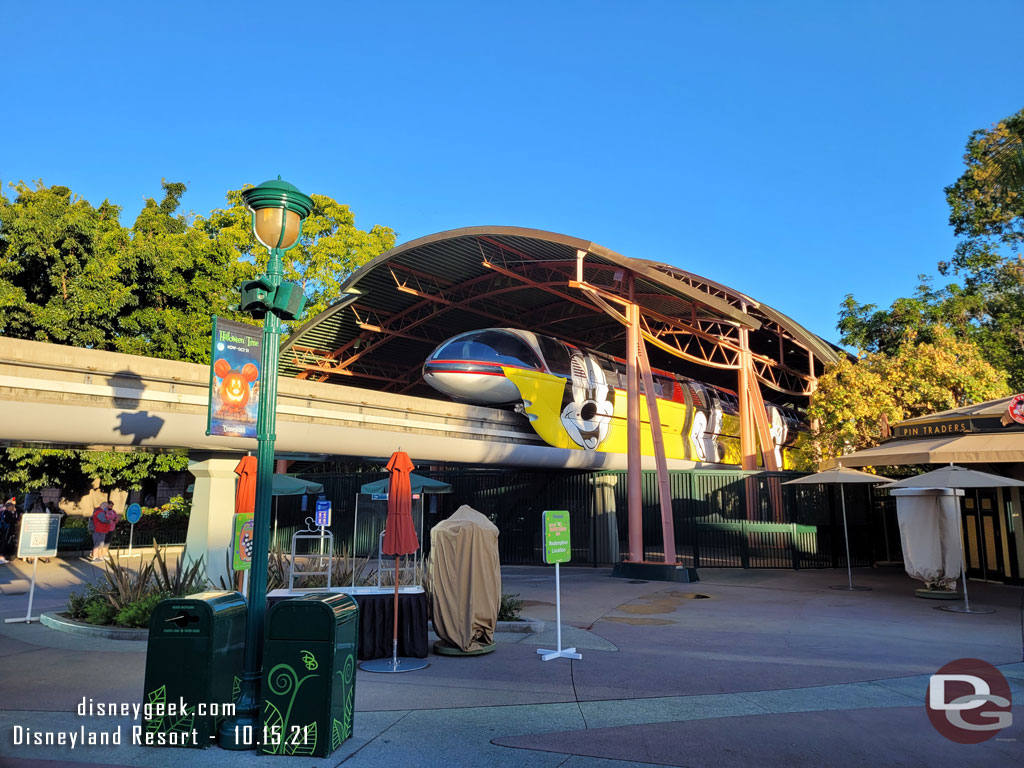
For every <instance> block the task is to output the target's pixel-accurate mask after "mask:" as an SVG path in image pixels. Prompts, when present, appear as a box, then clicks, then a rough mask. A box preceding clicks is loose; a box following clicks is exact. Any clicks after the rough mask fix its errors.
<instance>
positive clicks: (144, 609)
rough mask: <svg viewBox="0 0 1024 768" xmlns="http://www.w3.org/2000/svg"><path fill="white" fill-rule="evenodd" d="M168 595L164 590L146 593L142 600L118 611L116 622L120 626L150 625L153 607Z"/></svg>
mask: <svg viewBox="0 0 1024 768" xmlns="http://www.w3.org/2000/svg"><path fill="white" fill-rule="evenodd" d="M166 597H169V595H167V594H166V593H164V592H153V593H152V594H149V595H146V596H145V597H144V598H142V599H141V600H136V601H135V602H134V603H130V604H129V605H127V606H125V607H124V608H122V609H121V610H120V611H118V612H117V615H116V616H114V623H115V624H117V625H118V626H119V627H143V628H145V627H148V626H149V617H150V616H151V615H152V614H153V609H154V608H156V605H157V603H159V602H160V601H161V600H163V599H164V598H166Z"/></svg>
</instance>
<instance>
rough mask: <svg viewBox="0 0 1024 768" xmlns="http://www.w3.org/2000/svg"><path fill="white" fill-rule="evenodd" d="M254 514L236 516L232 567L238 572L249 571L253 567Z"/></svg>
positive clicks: (244, 513) (247, 513) (245, 513)
mask: <svg viewBox="0 0 1024 768" xmlns="http://www.w3.org/2000/svg"><path fill="white" fill-rule="evenodd" d="M252 518H253V513H252V512H243V513H242V514H240V515H235V526H234V529H235V534H234V538H233V539H232V542H233V543H232V546H231V552H232V556H231V567H232V568H234V569H235V570H236V571H247V570H249V569H250V568H251V567H252V549H253V539H252Z"/></svg>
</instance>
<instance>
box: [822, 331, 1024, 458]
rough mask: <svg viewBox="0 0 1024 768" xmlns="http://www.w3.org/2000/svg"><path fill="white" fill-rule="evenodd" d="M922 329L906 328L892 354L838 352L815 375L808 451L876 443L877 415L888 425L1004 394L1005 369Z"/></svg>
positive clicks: (947, 334)
mask: <svg viewBox="0 0 1024 768" xmlns="http://www.w3.org/2000/svg"><path fill="white" fill-rule="evenodd" d="M926 330H927V336H928V338H929V340H928V341H922V340H920V339H918V338H917V335H916V333H914V332H910V333H909V334H908V335H907V336H906V337H905V338H904V340H903V341H902V343H900V344H899V346H898V347H897V348H896V349H895V350H894V352H893V353H892V354H887V353H885V352H880V351H879V352H867V353H862V354H861V356H860V357H859V358H858V359H857V360H856V361H852V360H850V359H848V358H844V359H843V360H841V361H840V362H839V363H838V364H836V365H834V366H831V367H830V368H829V369H828V370H827V371H826V372H825V374H824V375H823V376H822V377H821V378H820V379H818V388H817V390H816V391H815V393H814V397H813V399H812V401H811V405H810V407H809V408H808V411H807V415H808V417H809V418H810V419H811V420H812V421H814V422H815V423H817V424H818V427H817V429H816V430H815V432H814V435H813V439H812V440H811V441H810V443H809V444H808V450H809V451H810V452H811V453H812V454H813V455H815V456H818V457H821V458H832V457H837V456H841V455H843V454H844V453H848V452H851V451H857V450H861V449H864V448H870V447H871V446H873V445H877V444H878V442H879V440H880V438H881V429H880V422H881V418H882V415H883V414H884V415H885V416H886V418H887V419H888V421H889V423H890V424H894V423H896V422H898V421H903V420H904V419H910V418H914V417H915V416H924V415H926V414H929V413H935V412H936V411H944V410H948V409H950V408H957V407H960V406H964V405H968V404H970V403H977V402H983V401H985V400H992V399H995V398H998V397H1005V396H1006V395H1008V394H1009V393H1010V389H1009V386H1008V385H1007V382H1006V375H1005V373H1003V372H1002V371H1000V370H999V369H997V368H995V367H994V366H992V365H991V364H990V363H988V362H987V361H986V360H985V359H984V357H983V355H982V352H981V350H980V348H979V347H978V346H977V345H976V344H974V343H973V342H971V341H965V340H962V339H958V338H957V337H956V336H955V335H954V334H953V333H952V332H951V331H950V330H949V329H948V328H946V327H944V326H942V325H935V326H930V327H928V328H927V329H926Z"/></svg>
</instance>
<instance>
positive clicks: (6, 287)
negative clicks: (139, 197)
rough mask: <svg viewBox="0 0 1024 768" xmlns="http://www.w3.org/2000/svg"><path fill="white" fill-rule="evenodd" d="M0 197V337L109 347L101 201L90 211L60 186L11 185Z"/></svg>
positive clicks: (112, 224) (114, 211) (115, 291)
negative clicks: (9, 196) (14, 193)
mask: <svg viewBox="0 0 1024 768" xmlns="http://www.w3.org/2000/svg"><path fill="white" fill-rule="evenodd" d="M14 189H15V190H16V191H17V197H16V198H15V200H14V201H13V202H11V201H9V200H8V199H7V198H6V197H4V196H3V195H0V333H3V334H4V335H7V336H16V337H19V338H25V339H34V340H36V341H49V342H54V343H58V344H70V345H72V346H81V347H94V348H102V349H109V348H111V344H112V340H113V338H114V337H115V336H116V335H117V333H118V328H117V324H118V313H117V303H118V302H119V301H121V300H123V299H124V297H125V296H126V295H127V293H128V290H127V288H126V287H125V286H124V285H123V284H122V283H121V282H120V279H119V277H120V271H121V270H120V267H119V263H118V262H119V258H120V250H119V248H118V247H117V245H118V233H119V230H120V224H119V223H118V221H117V216H118V213H119V209H118V208H117V207H116V206H114V205H111V204H110V203H109V202H108V201H104V202H103V204H102V205H101V206H100V207H99V208H98V209H97V208H93V207H92V206H91V205H90V204H89V203H88V202H87V201H85V200H82V199H81V198H78V197H76V196H74V195H73V194H72V192H71V190H69V189H68V188H67V187H45V186H43V184H42V182H37V184H36V187H35V189H32V188H30V187H29V186H27V185H26V184H24V183H21V184H18V185H16V186H14Z"/></svg>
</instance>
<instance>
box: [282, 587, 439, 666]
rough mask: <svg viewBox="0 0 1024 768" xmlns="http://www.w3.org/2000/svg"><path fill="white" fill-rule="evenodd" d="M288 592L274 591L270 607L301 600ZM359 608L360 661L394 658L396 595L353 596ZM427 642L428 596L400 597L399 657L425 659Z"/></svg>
mask: <svg viewBox="0 0 1024 768" xmlns="http://www.w3.org/2000/svg"><path fill="white" fill-rule="evenodd" d="M331 591H332V592H334V591H339V592H340V591H341V590H331ZM300 594H308V593H307V592H303V593H299V594H295V595H289V594H288V591H287V590H284V589H279V590H278V589H275V590H274V591H273V592H271V593H270V594H269V595H267V605H268V606H270V605H273V604H274V603H276V602H277V601H278V600H288V599H289V598H292V597H299V596H300ZM352 597H353V598H354V599H355V601H356V604H357V605H358V606H359V660H360V661H368V660H370V659H383V658H386V657H388V656H390V655H391V640H392V637H393V632H394V616H395V593H394V592H388V593H382V594H354V595H352ZM429 650H430V646H429V644H428V643H427V595H426V593H425V592H416V593H404V594H403V593H400V594H399V595H398V655H399V656H409V657H412V658H416V659H425V658H426V657H427V653H428V652H429Z"/></svg>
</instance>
